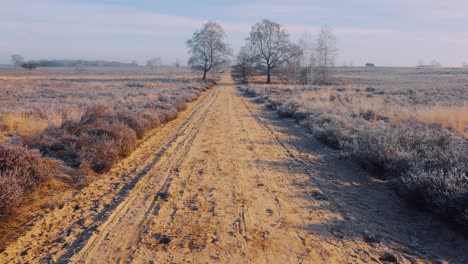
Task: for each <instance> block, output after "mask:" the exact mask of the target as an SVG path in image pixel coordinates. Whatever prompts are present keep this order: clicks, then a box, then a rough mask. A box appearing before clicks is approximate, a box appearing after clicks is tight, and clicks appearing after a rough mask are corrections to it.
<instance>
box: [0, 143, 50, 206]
mask: <svg viewBox="0 0 468 264" xmlns="http://www.w3.org/2000/svg"><path fill="white" fill-rule="evenodd" d="M56 169H57V166H56V164H54V163H53V162H51V161H49V160H45V159H43V158H42V157H41V156H40V154H39V153H38V152H37V151H32V150H29V149H27V148H25V147H22V146H14V145H11V144H8V143H0V215H2V214H8V213H9V211H10V210H11V209H12V208H13V207H14V206H16V205H18V204H19V203H20V201H21V199H22V197H23V196H24V194H26V193H29V192H31V191H33V190H34V189H35V188H37V187H38V186H39V185H40V184H41V183H43V182H45V181H46V180H48V179H49V178H50V177H51V175H52V174H54V173H55V172H56Z"/></svg>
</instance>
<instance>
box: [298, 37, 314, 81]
mask: <svg viewBox="0 0 468 264" xmlns="http://www.w3.org/2000/svg"><path fill="white" fill-rule="evenodd" d="M299 46H300V47H301V49H302V56H301V67H302V75H303V78H304V83H305V84H306V85H310V84H311V83H312V70H313V68H314V67H315V63H316V58H315V43H314V42H313V41H312V40H311V39H310V35H309V33H308V32H305V33H304V34H303V35H302V37H301V38H300V39H299Z"/></svg>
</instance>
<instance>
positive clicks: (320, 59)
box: [314, 26, 338, 85]
mask: <svg viewBox="0 0 468 264" xmlns="http://www.w3.org/2000/svg"><path fill="white" fill-rule="evenodd" d="M315 45H316V47H315V57H316V65H315V67H314V81H315V82H316V83H317V84H319V85H324V84H329V83H331V81H332V77H333V76H332V75H333V73H334V71H335V59H336V55H337V52H338V50H337V48H336V37H335V35H334V34H333V30H332V29H331V28H330V27H327V26H323V27H322V28H321V29H320V33H319V36H318V38H317V42H316V44H315Z"/></svg>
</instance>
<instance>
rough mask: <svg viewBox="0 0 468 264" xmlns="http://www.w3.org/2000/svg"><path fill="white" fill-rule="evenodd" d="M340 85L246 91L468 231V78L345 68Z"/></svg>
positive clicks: (449, 72)
mask: <svg viewBox="0 0 468 264" xmlns="http://www.w3.org/2000/svg"><path fill="white" fill-rule="evenodd" d="M336 82H337V83H338V84H337V85H332V86H317V87H315V86H310V87H305V86H294V85H257V84H253V85H250V86H249V87H244V88H243V90H244V91H245V92H246V93H247V94H249V95H253V96H257V100H258V101H260V102H265V103H267V104H268V106H269V107H271V108H273V109H275V110H277V112H278V113H279V114H280V115H282V116H285V117H292V118H294V119H296V120H297V121H299V122H300V123H301V124H303V125H304V126H306V127H307V128H308V129H309V130H310V131H311V133H312V134H313V135H315V136H316V137H317V138H318V139H319V140H321V141H322V142H324V143H326V144H327V145H329V146H331V147H332V148H335V149H339V150H341V151H342V153H343V154H344V155H345V156H347V157H350V158H351V159H353V160H355V161H357V162H358V163H359V164H361V165H362V166H363V167H364V168H366V169H368V170H370V171H373V172H376V173H377V175H382V176H383V177H384V178H385V179H388V180H390V182H391V183H392V185H393V186H394V187H395V188H396V190H397V191H398V193H399V194H400V195H402V196H404V197H406V198H407V199H408V200H409V201H411V202H412V203H414V204H416V205H418V206H419V207H420V208H424V209H426V210H429V211H432V212H434V213H436V214H438V215H439V216H442V217H444V218H446V219H448V220H450V221H452V222H454V223H455V224H457V225H458V226H460V227H461V228H463V229H464V230H465V231H466V230H467V227H468V218H467V214H466V213H467V211H466V201H467V198H468V196H467V195H468V194H467V191H466V186H467V185H468V180H467V176H468V152H467V151H468V141H467V136H468V70H466V69H427V68H426V69H411V68H401V69H400V68H371V69H365V68H340V69H338V74H337V76H336Z"/></svg>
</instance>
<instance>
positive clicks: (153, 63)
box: [146, 57, 162, 72]
mask: <svg viewBox="0 0 468 264" xmlns="http://www.w3.org/2000/svg"><path fill="white" fill-rule="evenodd" d="M161 66H162V60H161V57H157V58H151V59H149V60H148V61H147V62H146V67H149V68H151V69H152V70H154V69H155V68H156V69H157V70H158V72H160V70H161Z"/></svg>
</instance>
